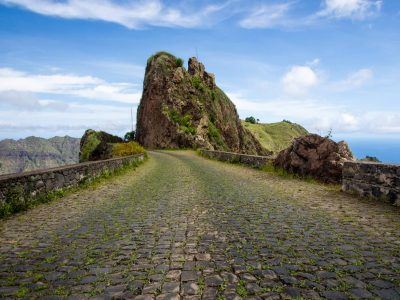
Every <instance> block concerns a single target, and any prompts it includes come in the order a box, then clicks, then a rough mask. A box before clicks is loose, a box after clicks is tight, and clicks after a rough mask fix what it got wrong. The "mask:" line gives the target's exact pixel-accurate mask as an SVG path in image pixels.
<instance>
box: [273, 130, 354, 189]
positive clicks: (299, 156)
mask: <svg viewBox="0 0 400 300" xmlns="http://www.w3.org/2000/svg"><path fill="white" fill-rule="evenodd" d="M348 160H354V157H353V154H352V153H351V150H350V149H349V146H348V145H347V143H346V142H344V141H342V142H339V143H336V142H334V141H332V140H331V139H329V138H327V137H322V136H319V135H317V134H309V135H306V136H303V137H299V138H296V139H294V140H293V143H292V145H291V146H289V147H288V148H287V149H285V150H282V151H281V152H279V154H278V156H277V157H276V158H275V160H274V165H275V167H279V168H283V169H285V170H286V171H288V172H291V173H296V174H299V175H301V176H311V177H313V178H315V179H318V180H320V181H323V182H327V183H339V182H341V180H342V169H343V164H344V162H345V161H348Z"/></svg>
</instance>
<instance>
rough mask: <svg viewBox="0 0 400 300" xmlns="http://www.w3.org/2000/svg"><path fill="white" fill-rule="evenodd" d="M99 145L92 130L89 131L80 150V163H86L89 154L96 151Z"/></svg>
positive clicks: (98, 140)
mask: <svg viewBox="0 0 400 300" xmlns="http://www.w3.org/2000/svg"><path fill="white" fill-rule="evenodd" d="M100 143H101V141H100V139H99V138H98V137H97V134H96V132H95V131H94V130H92V131H90V132H89V134H88V136H87V139H86V141H85V143H84V144H83V147H82V148H81V153H80V158H79V160H80V161H81V162H84V161H88V160H89V158H90V154H91V153H92V152H93V151H94V150H95V149H96V147H97V146H98V145H99V144H100Z"/></svg>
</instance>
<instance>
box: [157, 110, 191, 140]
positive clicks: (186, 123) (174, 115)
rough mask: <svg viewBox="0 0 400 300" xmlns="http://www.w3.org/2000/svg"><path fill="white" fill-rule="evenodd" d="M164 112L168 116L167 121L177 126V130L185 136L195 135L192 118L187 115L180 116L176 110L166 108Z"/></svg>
mask: <svg viewBox="0 0 400 300" xmlns="http://www.w3.org/2000/svg"><path fill="white" fill-rule="evenodd" d="M165 111H166V112H167V114H168V117H169V119H170V120H171V121H172V122H174V123H176V124H178V125H179V129H180V130H182V131H183V132H184V133H187V134H192V135H194V134H196V128H195V127H194V126H193V124H192V116H191V115H189V114H185V115H183V116H182V115H181V114H180V113H179V112H178V111H177V110H175V109H171V110H168V109H167V108H166V109H165Z"/></svg>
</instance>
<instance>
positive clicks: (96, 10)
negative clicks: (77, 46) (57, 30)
mask: <svg viewBox="0 0 400 300" xmlns="http://www.w3.org/2000/svg"><path fill="white" fill-rule="evenodd" d="M0 3H3V4H7V5H16V6H20V7H22V8H25V9H28V10H31V11H33V12H36V13H39V14H42V15H47V16H55V17H61V18H67V19H88V20H101V21H105V22H112V23H117V24H120V25H123V26H125V27H128V28H130V29H136V28H141V27H143V26H147V25H149V26H165V27H196V26H200V25H202V24H207V22H208V21H210V20H209V18H211V17H212V16H213V14H215V13H217V12H219V11H220V10H222V9H224V8H225V7H226V6H227V5H229V3H230V1H227V2H225V3H222V4H213V5H206V6H203V7H197V8H196V9H195V10H194V11H182V10H181V9H179V8H178V7H172V6H167V5H165V4H163V2H162V1H161V0H126V1H115V0H84V1H82V0H66V1H62V2H61V1H57V0H0Z"/></svg>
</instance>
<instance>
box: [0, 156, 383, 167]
mask: <svg viewBox="0 0 400 300" xmlns="http://www.w3.org/2000/svg"><path fill="white" fill-rule="evenodd" d="M359 161H365V162H376V163H380V162H381V161H380V160H379V159H378V158H377V157H375V156H369V155H367V156H366V157H365V158H362V159H360V160H359ZM0 168H1V165H0Z"/></svg>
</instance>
